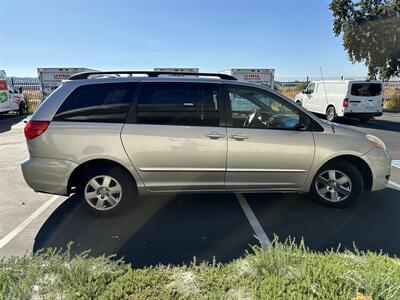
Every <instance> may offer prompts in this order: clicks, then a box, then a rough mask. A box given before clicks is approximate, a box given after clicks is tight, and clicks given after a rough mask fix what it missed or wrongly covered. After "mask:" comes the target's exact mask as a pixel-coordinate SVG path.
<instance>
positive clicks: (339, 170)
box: [309, 160, 364, 208]
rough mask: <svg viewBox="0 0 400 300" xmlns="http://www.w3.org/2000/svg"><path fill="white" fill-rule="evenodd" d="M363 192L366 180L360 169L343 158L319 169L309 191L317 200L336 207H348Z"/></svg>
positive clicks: (358, 198)
mask: <svg viewBox="0 0 400 300" xmlns="http://www.w3.org/2000/svg"><path fill="white" fill-rule="evenodd" d="M333 172H334V173H333ZM333 174H334V175H333ZM363 194H364V180H363V177H362V176H361V173H360V171H359V170H358V169H357V168H356V167H355V166H354V165H353V164H352V163H349V162H347V161H342V160H338V161H332V162H330V163H328V164H326V165H325V166H323V167H322V168H321V169H320V170H318V172H317V174H316V175H315V177H314V180H313V182H312V184H311V188H310V192H309V195H310V196H311V198H313V199H314V200H315V201H317V202H319V203H321V204H323V205H325V206H329V207H335V208H344V207H347V206H349V205H350V204H352V203H354V202H356V201H358V200H360V199H361V198H362V196H363Z"/></svg>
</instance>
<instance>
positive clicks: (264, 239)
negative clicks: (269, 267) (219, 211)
mask: <svg viewBox="0 0 400 300" xmlns="http://www.w3.org/2000/svg"><path fill="white" fill-rule="evenodd" d="M235 195H236V198H237V199H238V201H239V204H240V206H241V207H242V209H243V211H244V214H245V215H246V217H247V219H248V220H249V222H250V225H251V227H252V228H253V230H254V232H255V234H256V236H257V237H258V239H259V240H260V244H261V247H262V248H263V249H264V250H267V248H268V246H269V245H270V244H271V241H270V240H269V238H268V236H267V234H266V233H265V232H264V229H263V228H262V226H261V224H260V223H259V222H258V220H257V217H256V215H255V214H254V212H253V211H252V210H251V208H250V205H249V203H248V202H247V200H246V198H245V197H244V196H243V194H240V193H236V194H235Z"/></svg>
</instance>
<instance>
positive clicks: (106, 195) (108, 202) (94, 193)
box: [84, 175, 122, 211]
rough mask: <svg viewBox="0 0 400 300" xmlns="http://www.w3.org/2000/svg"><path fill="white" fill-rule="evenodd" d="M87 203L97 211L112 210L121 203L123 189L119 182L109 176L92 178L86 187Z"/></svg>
mask: <svg viewBox="0 0 400 300" xmlns="http://www.w3.org/2000/svg"><path fill="white" fill-rule="evenodd" d="M84 196H85V200H86V202H87V203H88V204H89V205H90V206H91V207H93V208H94V209H96V210H101V211H105V210H111V209H113V208H114V207H115V206H117V205H118V203H119V202H120V201H121V198H122V188H121V185H120V184H119V182H118V181H117V180H116V179H115V178H113V177H111V176H108V175H99V176H96V177H93V178H91V179H90V180H89V181H88V183H87V184H86V186H85V190H84Z"/></svg>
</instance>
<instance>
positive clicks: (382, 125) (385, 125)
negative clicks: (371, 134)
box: [338, 118, 400, 132]
mask: <svg viewBox="0 0 400 300" xmlns="http://www.w3.org/2000/svg"><path fill="white" fill-rule="evenodd" d="M338 123H340V124H344V125H351V126H357V127H362V128H370V129H377V130H385V131H395V132H400V122H395V121H388V120H380V119H379V118H377V119H371V120H370V121H368V122H360V121H358V120H357V119H350V118H343V119H339V120H338Z"/></svg>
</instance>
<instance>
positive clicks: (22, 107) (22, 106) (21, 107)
mask: <svg viewBox="0 0 400 300" xmlns="http://www.w3.org/2000/svg"><path fill="white" fill-rule="evenodd" d="M26 112H27V111H26V104H25V102H21V103H20V104H19V108H18V115H19V116H24V115H26Z"/></svg>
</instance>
